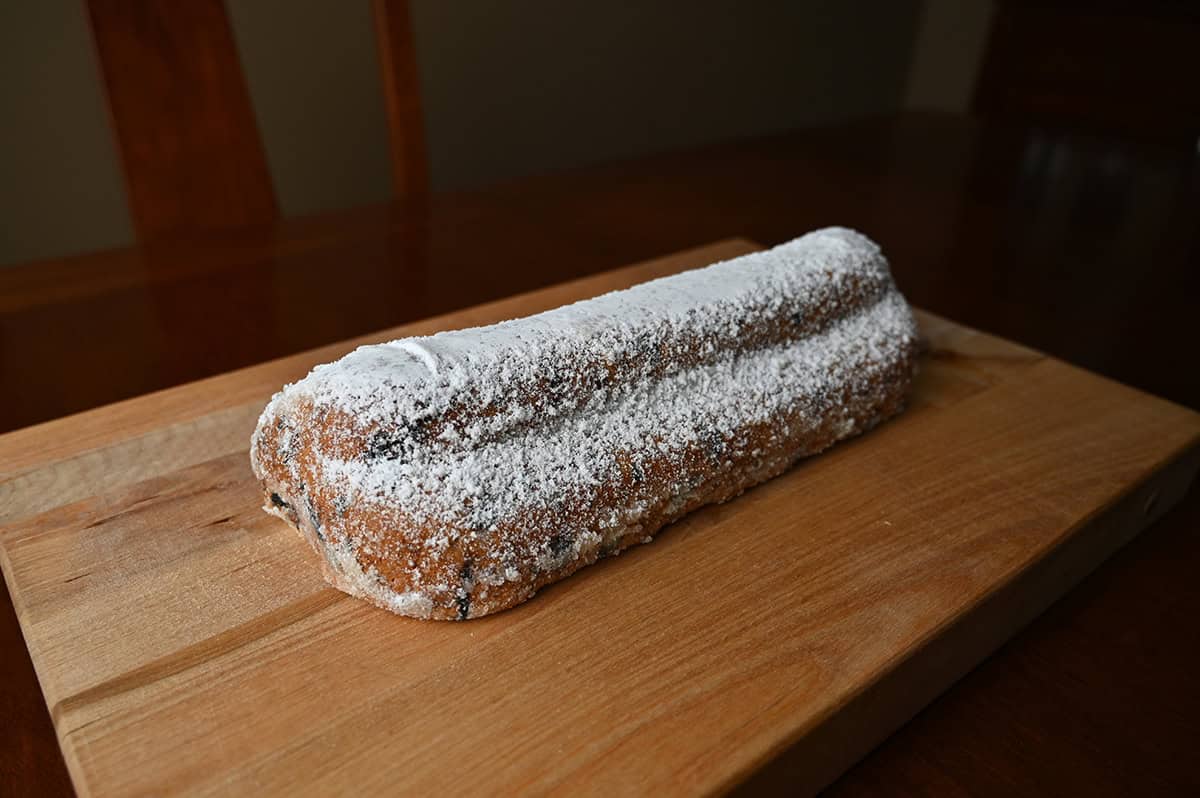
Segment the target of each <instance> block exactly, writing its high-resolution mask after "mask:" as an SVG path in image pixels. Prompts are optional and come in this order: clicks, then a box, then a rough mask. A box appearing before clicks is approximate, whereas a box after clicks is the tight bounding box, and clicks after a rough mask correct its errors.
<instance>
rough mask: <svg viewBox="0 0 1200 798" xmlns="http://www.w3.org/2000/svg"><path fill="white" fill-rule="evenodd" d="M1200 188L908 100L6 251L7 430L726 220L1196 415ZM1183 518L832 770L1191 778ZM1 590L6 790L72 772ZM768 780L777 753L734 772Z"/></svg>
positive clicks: (1046, 779) (1118, 782)
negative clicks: (568, 167) (818, 231)
mask: <svg viewBox="0 0 1200 798" xmlns="http://www.w3.org/2000/svg"><path fill="white" fill-rule="evenodd" d="M1198 188H1200V168H1198V163H1197V159H1196V157H1195V154H1194V152H1192V151H1176V152H1172V151H1170V150H1164V149H1159V148H1154V147H1148V146H1135V145H1131V144H1122V143H1119V142H1112V141H1104V140H1099V139H1088V138H1083V137H1079V136H1068V135H1063V134H1056V133H1050V132H1038V131H1027V130H1026V131H1022V130H1011V129H997V128H992V127H988V126H984V125H979V124H977V123H972V122H970V121H967V120H963V119H959V118H953V117H942V116H926V115H903V116H899V117H895V118H892V119H887V120H878V121H872V122H863V123H857V124H852V125H847V126H843V127H839V128H832V129H826V130H816V131H809V132H803V133H796V134H789V135H786V136H780V137H777V138H771V139H762V140H756V141H750V142H744V143H739V144H732V145H723V146H719V147H713V148H709V149H707V150H705V151H700V152H693V153H687V154H679V155H667V156H658V157H655V158H650V159H644V160H640V161H635V162H628V163H622V164H616V165H609V166H603V167H595V168H591V169H588V170H583V171H577V172H573V173H569V174H562V175H554V176H547V177H538V178H531V179H525V180H521V181H517V182H513V183H508V184H503V185H500V186H496V187H493V188H490V189H487V190H482V191H475V192H468V193H457V194H446V195H438V196H436V197H434V198H432V199H431V200H430V201H429V202H428V203H427V204H425V205H422V206H419V207H417V206H412V207H401V206H389V207H375V208H365V209H360V210H356V211H351V212H345V213H339V214H334V215H329V216H325V217H321V218H315V219H306V220H301V221H294V222H288V223H286V224H284V225H281V226H280V227H279V228H277V229H273V230H269V231H263V230H260V231H249V232H245V233H240V234H230V235H223V236H213V237H210V238H206V239H205V240H203V241H194V242H177V243H173V244H170V245H163V246H160V247H156V248H153V249H150V248H144V249H137V250H124V251H118V252H110V253H103V254H99V255H92V256H86V257H81V258H71V259H63V260H58V261H52V262H45V263H40V264H32V265H29V266H20V267H12V268H8V269H4V270H0V347H2V348H0V352H2V353H3V354H2V357H0V375H2V379H3V385H4V387H5V390H4V391H3V392H2V393H0V430H7V429H12V428H16V427H20V426H24V425H27V424H31V423H36V422H38V421H41V420H46V419H49V418H54V417H57V416H60V415H63V414H66V413H70V412H74V411H77V410H81V409H84V408H87V407H91V406H95V405H98V404H102V403H105V402H109V401H113V400H116V399H119V398H123V397H127V396H132V395H136V394H140V393H144V392H146V391H150V390H154V389H157V388H161V387H165V386H168V385H172V384H176V383H179V382H183V381H187V380H190V379H195V378H198V377H202V376H205V375H209V374H214V373H218V372H221V371H225V370H228V369H232V368H236V367H239V366H243V365H247V364H250V363H254V362H258V361H261V360H265V359H267V358H271V357H274V356H278V355H282V354H286V353H289V352H294V351H299V350H302V349H306V348H310V347H313V346H316V345H319V344H323V343H328V342H330V341H335V340H339V339H343V338H348V337H351V336H354V335H357V334H360V333H365V332H369V331H371V330H374V329H379V328H382V327H386V326H390V325H394V324H397V323H400V322H403V321H407V320H411V319H416V318H420V317H423V316H427V315H430V314H433V313H438V312H441V311H445V310H450V309H453V308H456V307H463V306H467V305H470V304H474V303H477V302H480V301H483V300H487V299H492V298H496V297H501V296H505V295H508V294H511V293H514V292H517V291H521V290H525V289H528V288H532V287H535V286H538V285H544V284H548V283H552V282H557V281H560V280H565V279H568V278H571V277H575V276H579V275H582V274H588V273H593V272H596V271H600V270H603V269H606V268H611V267H615V266H619V265H622V264H624V263H628V262H631V261H634V260H638V259H641V258H646V257H650V256H654V255H659V254H664V253H667V252H670V251H673V250H677V249H681V248H684V247H688V246H692V245H696V244H700V243H704V242H707V241H712V240H716V239H719V238H723V237H728V236H735V235H742V236H746V237H750V238H753V239H756V240H760V241H763V242H767V243H773V242H777V241H781V240H784V239H786V238H790V237H792V236H793V235H795V234H797V233H799V232H802V231H805V230H808V229H811V228H813V227H817V226H821V225H824V224H832V223H838V224H846V225H851V226H854V227H858V228H860V229H862V230H864V231H866V232H868V233H869V234H870V235H872V236H873V237H875V238H876V239H878V240H879V241H880V242H881V243H882V244H883V246H884V248H885V251H887V252H888V253H889V255H890V256H891V258H892V261H893V268H894V270H895V272H896V275H897V279H898V281H899V282H900V284H901V286H902V288H903V289H904V290H905V292H906V293H907V294H908V296H909V298H910V299H912V300H913V301H914V302H915V303H917V304H920V305H922V306H924V307H926V308H928V309H930V310H933V311H934V312H937V313H940V314H943V315H946V316H949V317H951V318H954V319H957V320H960V321H963V322H966V323H968V324H971V325H974V326H977V327H981V328H983V329H987V330H989V331H991V332H995V333H998V334H1000V335H1003V336H1006V337H1010V338H1013V339H1016V340H1018V341H1022V342H1024V343H1027V344H1030V345H1032V346H1034V347H1037V348H1039V349H1043V350H1045V351H1048V352H1050V353H1051V354H1054V355H1057V356H1059V357H1063V358H1065V359H1068V360H1072V361H1074V362H1076V363H1079V364H1080V365H1083V366H1086V367H1088V368H1091V369H1094V370H1097V371H1100V372H1101V373H1104V374H1107V375H1109V376H1112V377H1115V378H1117V379H1120V380H1123V381H1125V382H1129V383H1131V384H1133V385H1136V386H1138V387H1141V388H1144V389H1146V390H1149V391H1152V392H1154V393H1158V394H1161V395H1163V396H1166V397H1168V398H1171V399H1174V400H1175V401H1177V402H1181V403H1183V404H1186V405H1189V406H1191V407H1200V378H1198V377H1197V373H1196V368H1195V365H1196V358H1195V355H1194V354H1192V353H1189V352H1188V350H1187V345H1188V344H1193V345H1194V342H1195V340H1196V337H1197V336H1196V335H1195V332H1194V323H1193V320H1192V318H1191V317H1190V314H1191V313H1194V311H1195V303H1196V298H1197V297H1198V296H1200V270H1198V269H1197V268H1196V266H1197V265H1198V264H1197V262H1196V258H1197V252H1200V249H1198V248H1200V191H1198ZM335 281H336V282H335ZM335 286H336V288H335ZM2 468H3V466H2V465H0V470H2ZM1198 521H1200V498H1197V496H1196V495H1195V493H1193V494H1192V495H1191V496H1189V497H1188V498H1187V499H1185V500H1184V502H1183V503H1182V504H1181V505H1180V506H1179V507H1178V508H1177V509H1176V510H1175V511H1174V512H1173V513H1171V514H1170V515H1168V516H1167V517H1166V518H1165V519H1164V520H1163V521H1162V522H1161V523H1159V524H1158V525H1157V526H1156V527H1154V528H1152V529H1151V530H1149V531H1148V532H1147V533H1146V534H1144V535H1143V536H1142V537H1141V538H1140V539H1139V540H1138V541H1136V542H1135V543H1134V544H1132V545H1131V546H1130V547H1128V548H1127V549H1126V550H1125V551H1123V552H1122V553H1121V554H1120V555H1118V556H1117V557H1116V558H1114V559H1113V560H1112V561H1110V562H1109V563H1108V564H1107V565H1105V566H1103V567H1102V568H1101V569H1100V570H1099V571H1098V572H1096V573H1095V574H1093V575H1092V576H1091V577H1090V578H1089V579H1088V580H1087V581H1085V582H1084V583H1083V584H1082V585H1081V586H1080V587H1079V588H1077V589H1076V590H1074V591H1073V592H1072V593H1071V594H1070V595H1069V596H1068V597H1067V598H1066V599H1064V600H1063V601H1061V602H1060V603H1059V604H1058V605H1056V606H1055V607H1054V608H1053V609H1052V610H1051V611H1050V612H1048V613H1046V614H1045V615H1043V616H1042V617H1041V618H1040V619H1039V620H1037V621H1036V622H1035V623H1034V624H1032V625H1031V627H1030V628H1029V629H1027V630H1026V631H1025V632H1024V633H1023V634H1021V635H1020V636H1019V637H1017V638H1016V639H1014V640H1013V641H1012V642H1010V643H1009V644H1008V645H1006V646H1005V647H1004V648H1002V649H1001V650H1000V651H999V652H997V654H996V655H994V656H993V657H992V658H991V659H990V660H988V661H987V662H986V663H985V664H984V665H983V666H981V667H980V668H978V669H976V670H975V671H974V672H973V673H972V674H970V675H969V676H968V677H967V678H965V679H963V680H962V681H961V682H960V683H959V684H958V685H956V686H955V687H954V688H953V689H951V690H950V691H949V692H948V693H947V694H946V695H945V696H943V697H942V698H941V699H940V700H938V701H937V702H936V703H935V704H933V705H932V706H930V707H929V708H928V709H927V710H925V711H924V712H923V713H921V714H920V715H919V716H918V717H917V718H916V719H914V720H913V721H912V722H911V723H909V724H908V726H906V727H905V728H904V729H903V730H902V731H900V732H899V733H897V734H896V735H894V736H893V737H892V738H890V739H889V740H888V741H887V742H886V743H885V744H884V745H882V746H881V747H880V748H878V749H877V750H876V751H875V752H873V753H872V754H871V755H870V756H869V757H867V758H866V759H865V760H863V761H862V762H860V764H858V765H857V766H856V767H855V768H853V769H852V770H851V771H849V772H848V773H847V774H846V775H845V776H843V777H842V779H841V780H840V781H838V782H837V783H835V784H834V785H833V786H832V787H831V788H830V792H831V793H833V794H839V793H841V794H860V793H867V792H869V793H872V794H878V793H881V792H882V793H892V794H911V793H913V792H931V791H935V790H936V791H938V792H945V791H950V790H955V791H968V792H971V793H978V792H993V791H994V792H1004V793H1010V792H1012V791H1014V790H1016V791H1021V792H1032V793H1063V792H1067V791H1071V792H1083V793H1092V794H1105V793H1121V792H1132V791H1138V792H1153V793H1156V794H1163V793H1170V792H1195V791H1196V790H1200V780H1198V777H1197V775H1196V774H1195V771H1194V769H1193V768H1190V767H1188V764H1187V763H1188V760H1189V755H1190V754H1191V752H1192V750H1193V749H1194V748H1195V746H1196V744H1197V742H1200V691H1196V690H1195V689H1194V688H1193V686H1192V675H1193V672H1194V662H1195V659H1194V657H1195V654H1196V652H1197V651H1198V650H1200V633H1198V632H1197V631H1196V624H1195V622H1194V620H1193V619H1194V618H1195V617H1196V615H1197V613H1198V612H1200V591H1197V590H1195V589H1194V588H1193V587H1192V584H1193V579H1194V577H1193V575H1192V574H1193V571H1194V569H1195V565H1196V564H1197V563H1198V562H1200V556H1198V555H1200V542H1198V541H1197V539H1196V537H1195V535H1194V534H1189V533H1194V532H1195V531H1196V529H1197V522H1198ZM6 599H7V596H6ZM5 603H6V606H5V607H4V608H3V611H2V613H0V650H2V651H3V657H0V685H2V686H0V696H2V698H0V725H2V727H3V728H4V729H5V734H4V736H3V739H2V740H0V792H13V793H31V794H32V793H37V794H53V793H55V792H59V793H65V792H69V790H70V786H69V782H68V781H67V778H66V773H65V769H64V767H63V764H62V760H61V757H60V755H59V753H58V748H57V744H56V741H55V739H54V734H53V731H52V729H51V726H50V722H49V718H48V716H47V713H46V710H45V707H44V704H43V703H42V700H41V696H40V695H39V692H38V688H37V682H36V678H35V676H34V674H33V670H32V667H31V666H30V664H29V660H28V657H27V656H26V654H25V649H24V646H23V643H22V641H21V635H20V632H19V630H18V628H17V625H16V621H15V618H14V616H13V613H12V609H11V605H9V604H8V603H7V601H6V602H5ZM787 774H788V761H787V756H786V755H784V756H783V757H782V758H781V759H780V761H779V762H778V763H777V764H775V765H773V766H771V767H769V768H768V769H767V770H766V771H764V772H763V773H762V774H760V776H759V778H758V781H757V782H756V783H755V785H753V786H764V785H780V784H784V783H786V778H787Z"/></svg>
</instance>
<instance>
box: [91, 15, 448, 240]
mask: <svg viewBox="0 0 1200 798" xmlns="http://www.w3.org/2000/svg"><path fill="white" fill-rule="evenodd" d="M87 5H88V12H89V15H90V19H91V25H92V32H93V36H94V40H95V45H96V53H97V57H98V60H99V64H100V71H101V75H102V77H103V83H104V86H105V89H106V90H107V95H108V102H109V112H110V116H111V120H112V125H113V129H114V132H115V137H116V142H117V148H118V151H119V152H120V157H121V162H122V165H123V171H124V175H125V182H126V186H127V189H128V191H127V195H128V201H129V209H130V215H131V217H132V219H133V223H134V227H135V229H136V231H137V235H138V238H139V240H140V241H141V242H143V243H149V242H155V241H159V240H163V239H168V238H174V237H178V236H181V235H190V234H197V233H204V232H210V231H213V230H220V229H229V228H245V227H255V226H265V225H270V224H273V223H274V222H275V221H276V220H277V219H278V218H279V203H278V202H277V200H276V197H275V189H274V186H273V185H272V181H271V175H270V171H269V169H268V167H267V160H266V154H265V151H264V149H263V144H262V141H261V139H260V137H259V133H258V127H257V124H256V122H255V117H254V110H253V108H252V107H251V104H250V95H249V92H248V90H247V88H246V81H245V78H244V76H243V74H242V69H241V66H240V63H239V59H238V54H237V48H236V45H235V43H234V38H233V30H232V28H231V26H230V23H229V18H228V15H227V12H226V9H225V5H224V3H223V2H222V0H188V2H183V3H177V2H171V0H87ZM373 6H374V17H375V32H376V40H377V44H378V49H379V62H380V69H381V71H382V75H383V89H384V94H385V97H384V102H385V107H386V110H387V118H388V126H389V136H390V155H391V161H392V172H393V182H394V186H395V193H396V196H397V197H400V198H411V197H419V196H421V195H423V194H424V193H425V192H426V191H427V188H428V167H427V164H426V159H425V143H424V134H423V128H422V122H421V102H420V97H419V91H418V83H417V67H416V59H415V55H414V51H413V45H412V25H411V22H410V18H409V13H408V3H407V0H373Z"/></svg>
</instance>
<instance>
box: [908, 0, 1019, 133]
mask: <svg viewBox="0 0 1200 798" xmlns="http://www.w3.org/2000/svg"><path fill="white" fill-rule="evenodd" d="M995 5H996V4H995V1H994V0H925V2H924V4H923V8H922V10H921V21H920V25H919V27H918V32H917V39H916V46H915V47H914V48H913V58H912V67H911V68H910V70H909V75H908V89H907V91H906V93H905V102H904V105H905V107H906V108H914V109H928V110H935V111H951V112H955V113H965V112H967V111H968V110H970V107H971V94H972V92H973V91H974V90H975V82H976V80H977V79H978V78H979V68H980V66H982V64H983V54H984V51H985V50H986V48H987V37H988V33H989V32H990V31H991V27H992V20H993V19H994V17H995V12H996V8H995Z"/></svg>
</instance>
